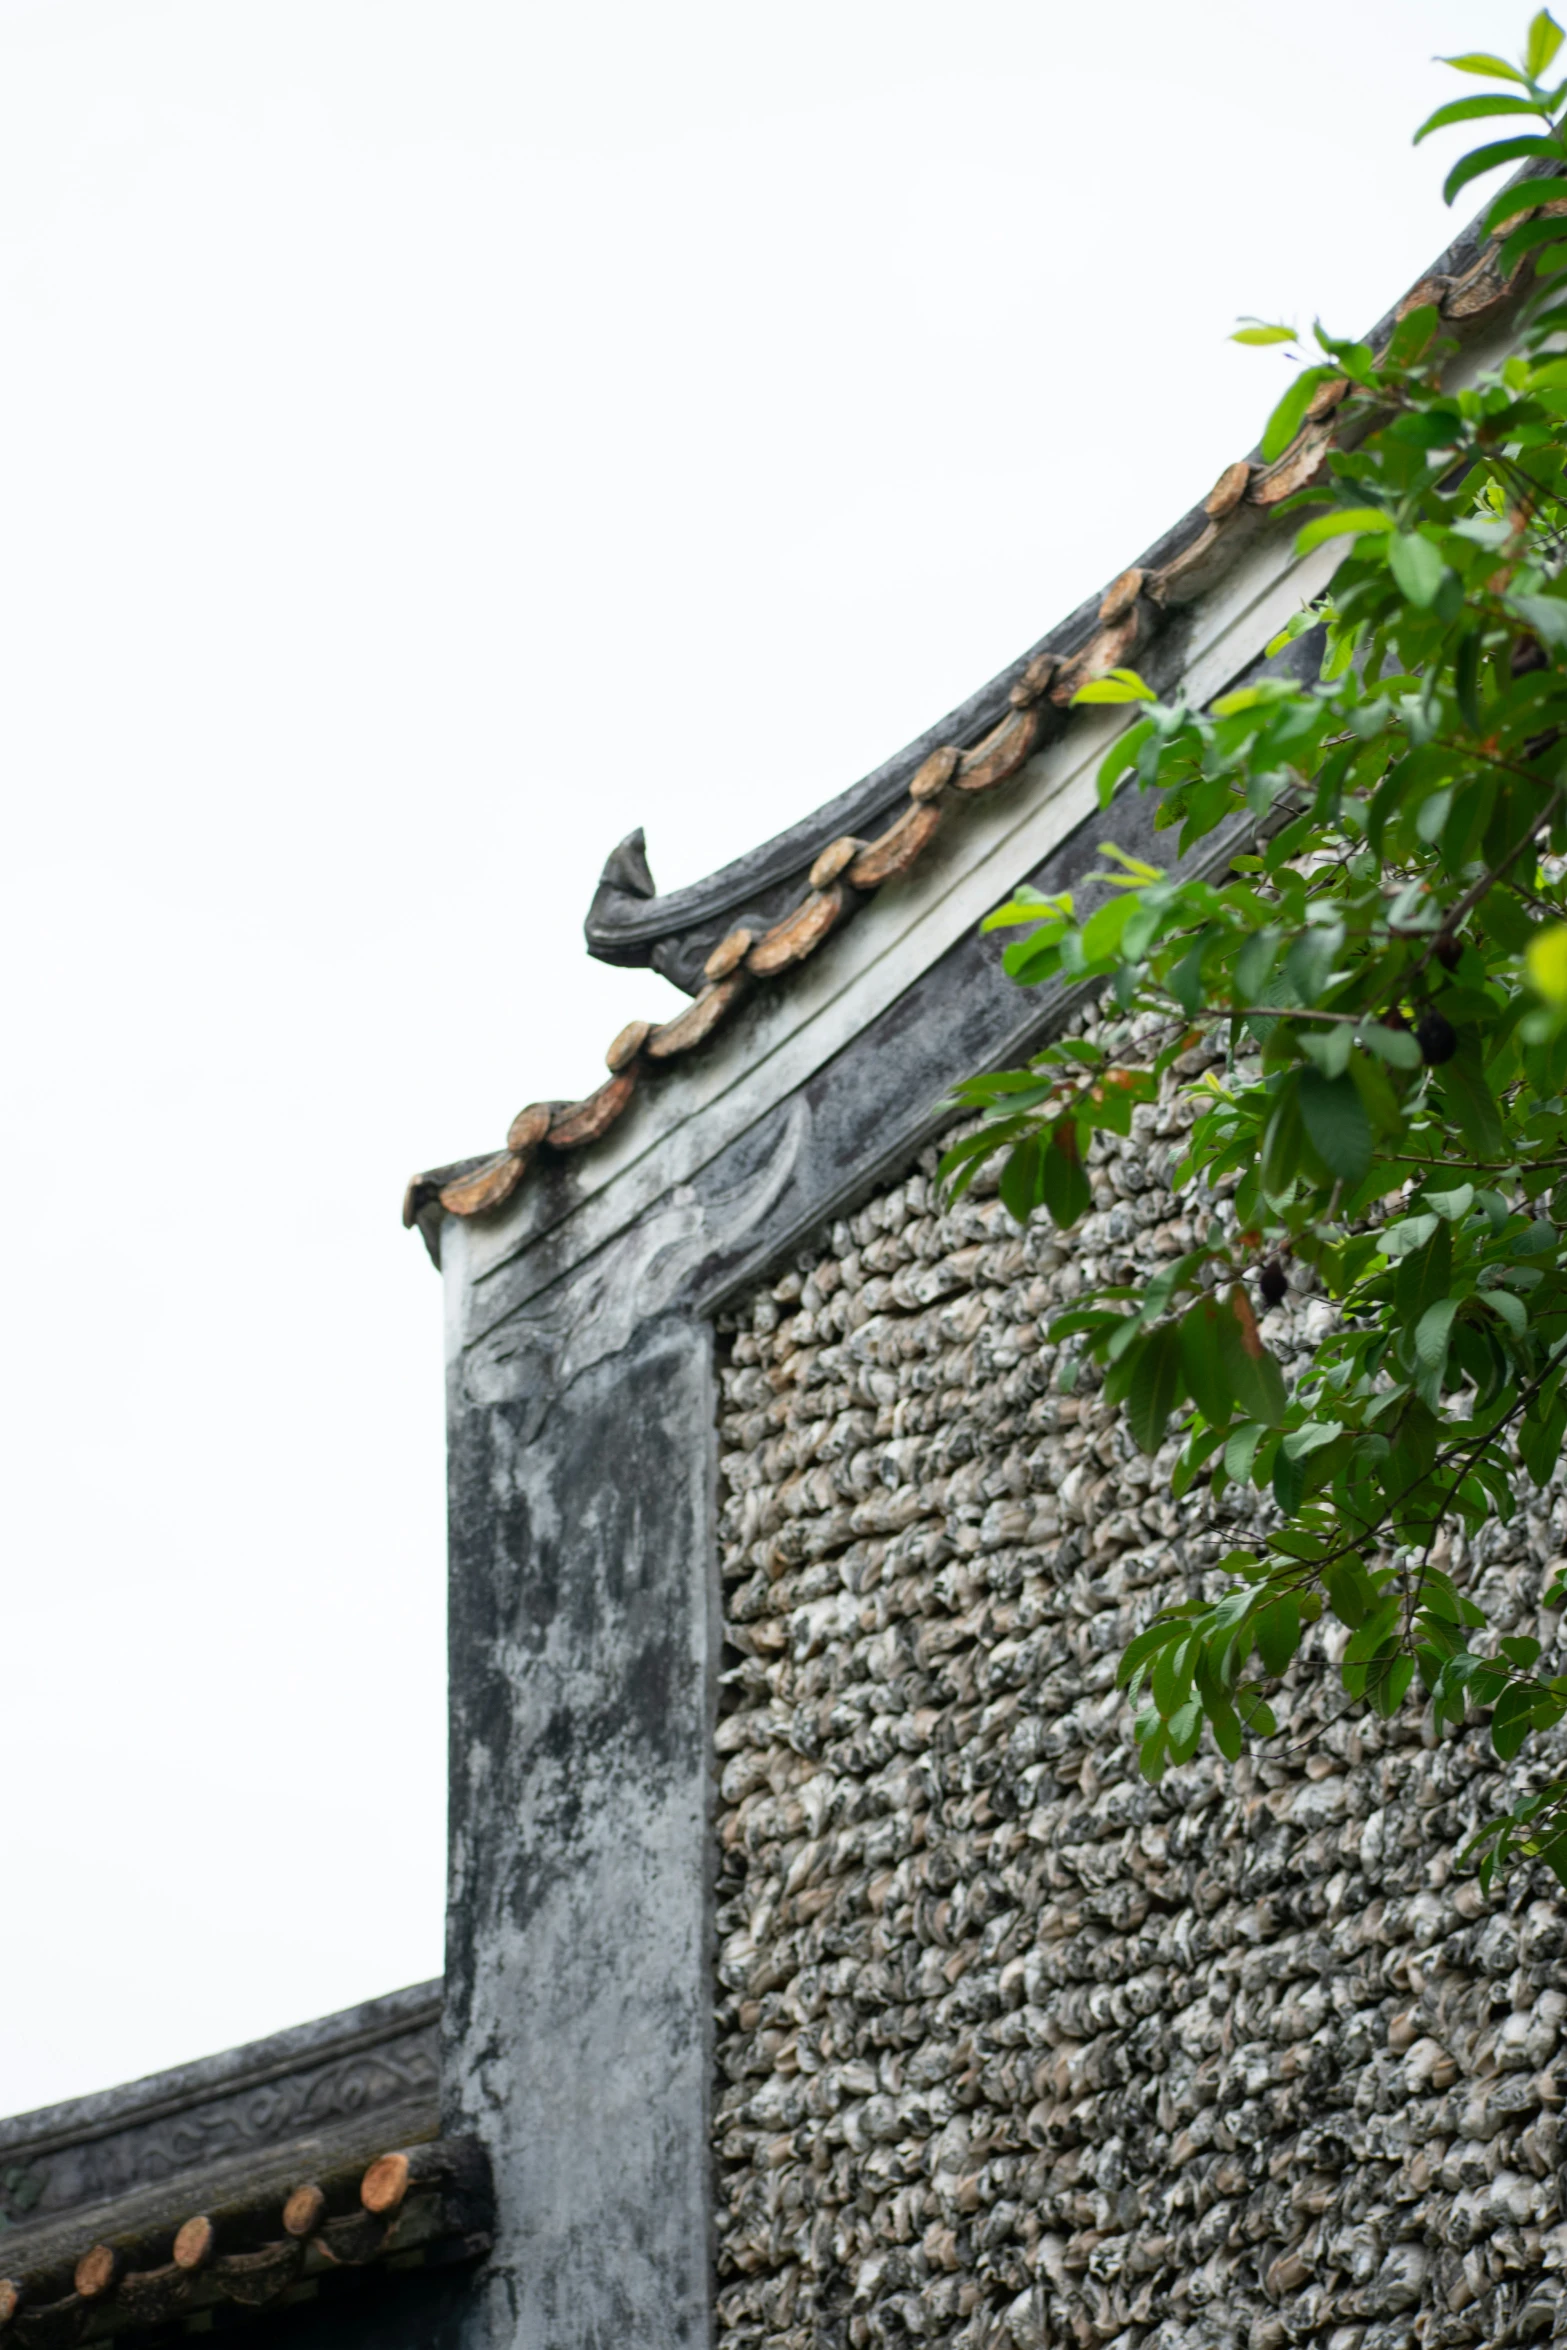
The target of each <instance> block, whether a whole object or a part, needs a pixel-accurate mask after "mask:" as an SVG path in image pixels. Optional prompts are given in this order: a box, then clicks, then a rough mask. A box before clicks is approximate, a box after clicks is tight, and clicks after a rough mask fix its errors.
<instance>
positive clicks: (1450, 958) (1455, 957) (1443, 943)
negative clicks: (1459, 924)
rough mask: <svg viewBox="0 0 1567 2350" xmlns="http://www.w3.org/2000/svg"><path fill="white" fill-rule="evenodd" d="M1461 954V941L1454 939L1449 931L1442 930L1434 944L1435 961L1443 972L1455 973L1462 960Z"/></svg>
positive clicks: (1462, 945) (1462, 947)
mask: <svg viewBox="0 0 1567 2350" xmlns="http://www.w3.org/2000/svg"><path fill="white" fill-rule="evenodd" d="M1463 953H1464V942H1463V940H1462V939H1461V938H1455V937H1454V936H1453V934H1452V932H1451V931H1450V930H1444V931H1443V933H1442V935H1441V937H1440V938H1439V939H1438V940H1437V942H1436V959H1437V961H1438V962H1439V963H1440V964H1441V966H1442V968H1443V970H1444V971H1456V970H1457V969H1458V966H1459V964H1460V962H1461V961H1462V960H1463Z"/></svg>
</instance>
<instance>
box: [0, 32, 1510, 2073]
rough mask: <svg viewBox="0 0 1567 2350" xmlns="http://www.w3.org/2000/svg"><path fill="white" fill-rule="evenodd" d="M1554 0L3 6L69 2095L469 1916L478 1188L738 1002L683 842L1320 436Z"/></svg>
mask: <svg viewBox="0 0 1567 2350" xmlns="http://www.w3.org/2000/svg"><path fill="white" fill-rule="evenodd" d="M1525 16H1526V11H1525V9H1524V8H1522V7H1519V6H1514V5H1511V4H1509V5H1507V6H1502V5H1499V4H1498V0H1318V4H1317V5H1316V6H1314V7H1313V8H1312V9H1311V10H1309V11H1308V12H1306V13H1305V14H1302V13H1301V12H1300V11H1298V10H1295V11H1290V10H1281V9H1277V8H1272V7H1266V6H1263V5H1262V4H1261V0H1243V4H1236V0H1201V4H1200V5H1198V6H1172V5H1170V0H1157V4H1154V0H1121V5H1120V6H1118V7H1116V8H1113V9H1111V8H1087V7H1082V6H1080V5H1077V4H1076V0H1073V4H1072V5H1067V4H1065V0H1026V4H1025V0H964V4H963V5H962V6H955V5H953V0H938V4H935V5H932V4H930V0H888V4H885V5H884V4H882V0H788V5H782V4H781V0H770V4H760V0H716V4H713V5H701V4H699V0H659V4H657V5H655V4H653V0H597V4H594V0H577V4H576V5H562V0H423V4H422V5H417V6H416V5H409V4H408V0H164V4H161V5H153V4H151V0H0V416H3V420H4V431H3V442H0V448H3V455H0V778H3V783H0V789H3V792H4V825H3V833H0V842H3V867H0V955H3V957H4V978H3V988H4V1005H5V1019H4V1064H5V1066H4V1082H3V1084H0V1123H3V1139H0V1170H3V1181H4V1185H5V1191H6V1200H5V1215H4V1220H3V1230H4V1234H5V1245H4V1254H3V1258H0V1282H3V1294H0V1326H3V1334H4V1357H3V1362H4V1369H3V1379H4V1388H3V1406H0V1441H3V1463H0V1513H3V1515H0V1561H3V1575H4V1584H3V1593H4V1606H3V1613H0V1640H3V1644H4V1671H3V1674H0V1688H3V1692H4V1694H3V1696H0V1885H3V1886H4V1888H5V1893H4V1904H3V1906H4V1917H5V1924H4V1929H3V1933H0V1952H3V1957H0V1969H3V1974H0V1985H3V1997H0V2112H9V2111H16V2110H19V2109H21V2108H24V2107H28V2106H31V2105H35V2104H39V2103H42V2102H44V2101H46V2100H51V2099H54V2098H57V2097H62V2096H67V2095H72V2094H74V2093H77V2092H79V2091H85V2090H88V2089H93V2088H98V2087H101V2086H104V2085H106V2084H108V2083H109V2082H111V2081H117V2080H121V2079H125V2078H128V2077H130V2076H132V2075H135V2074H137V2073H140V2072H144V2071H148V2070H151V2069H154V2068H157V2067H161V2066H164V2065H167V2064H171V2063H176V2062H178V2061H180V2060H182V2059H184V2058H187V2057H191V2056H196V2055H200V2054H203V2053H206V2052H207V2051H209V2050H212V2049H214V2048H219V2047H223V2046H226V2045H228V2044H230V2043H232V2042H235V2041H238V2040H241V2039H245V2038H249V2037H251V2036H254V2035H255V2034H257V2033H260V2032H264V2031H268V2030H272V2029H275V2028H277V2027H279V2026H282V2025H285V2024H289V2023H294V2022H298V2021H302V2020H304V2019H306V2018H308V2017H310V2016H313V2015H316V2014H320V2013H323V2012H325V2011H327V2010H329V2009H331V2008H334V2007H338V2006H342V2005H345V2004H347V2003H349V2002H351V2001H354V2000H358V1999H362V1998H366V1997H369V1996H371V1995H373V1994H375V1993H377V1992H381V1991H385V1990H389V1989H392V1988H394V1987H395V1986H397V1985H400V1984H403V1983H406V1982H409V1981H413V1980H417V1979H419V1978H420V1977H422V1976H425V1975H430V1974H434V1973H436V1972H437V1971H438V1970H439V1968H440V1964H441V1932H442V1880H443V1866H444V1799H445V1787H444V1759H445V1757H444V1740H445V1713H444V1707H445V1693H444V1649H443V1642H444V1628H443V1624H444V1591H443V1582H444V1530H443V1482H442V1481H443V1461H442V1423H441V1409H442V1378H441V1359H440V1358H441V1335H440V1295H439V1283H438V1281H437V1278H436V1276H435V1274H434V1273H433V1272H432V1271H431V1269H430V1267H429V1265H428V1263H427V1262H426V1260H425V1256H424V1252H423V1250H422V1248H421V1247H420V1246H419V1243H418V1241H417V1240H416V1239H414V1238H411V1237H410V1236H408V1235H407V1234H405V1233H404V1232H403V1231H402V1230H401V1229H400V1226H399V1223H398V1202H399V1197H400V1194H401V1190H402V1184H403V1180H404V1178H405V1176H406V1175H407V1174H408V1172H409V1170H410V1169H411V1168H414V1167H416V1166H419V1165H429V1164H432V1163H434V1162H436V1161H438V1160H441V1159H445V1158H450V1157H455V1156H458V1155H461V1154H463V1153H466V1152H469V1151H474V1150H483V1149H488V1148H491V1147H493V1146H495V1145H496V1144H497V1143H498V1142H499V1140H500V1138H501V1136H502V1135H503V1133H504V1130H505V1127H506V1124H507V1121H508V1119H509V1117H510V1116H511V1113H512V1112H513V1111H514V1110H515V1109H516V1108H517V1107H518V1106H519V1104H521V1103H522V1102H524V1101H526V1100H529V1099H532V1098H535V1097H537V1096H541V1095H542V1096H550V1095H572V1094H576V1093H578V1092H581V1091H583V1090H585V1089H587V1088H588V1087H590V1086H591V1085H592V1084H593V1083H594V1082H595V1071H596V1070H597V1069H598V1067H599V1064H600V1057H601V1054H602V1050H603V1047H604V1045H605V1043H606V1042H607V1040H608V1038H609V1037H610V1036H611V1035H612V1034H613V1032H614V1031H615V1029H616V1028H618V1027H619V1026H620V1024H621V1023H622V1022H623V1021H624V1020H626V1019H629V1018H632V1017H635V1016H637V1015H638V1014H640V1013H643V1012H645V1011H646V1012H653V1013H655V1014H656V1013H657V1012H658V1011H659V1010H660V1009H661V1008H662V1007H663V1006H664V1005H665V1004H666V1003H667V1002H668V1001H670V1000H672V993H671V991H669V990H667V989H666V988H665V987H664V985H663V983H662V982H660V981H658V980H656V979H654V978H652V977H651V976H650V975H647V974H639V973H634V972H614V971H607V970H605V969H603V968H602V967H600V966H598V965H596V964H593V963H590V962H589V961H588V960H587V958H586V955H585V952H584V949H583V946H582V938H581V921H582V916H583V914H584V912H585V910H586V907H587V903H588V899H589V897H590V895H591V893H592V889H593V884H594V880H595V878H596V875H597V872H598V869H599V866H600V864H601V863H602V861H603V858H604V856H605V854H606V852H607V851H608V850H609V849H610V848H611V847H612V845H613V844H614V843H615V842H616V841H617V840H618V839H619V838H620V837H621V835H622V834H624V833H625V832H627V831H629V830H630V828H631V827H632V826H633V825H634V824H636V823H639V822H640V823H644V824H645V825H646V827H647V832H648V842H649V850H650V855H651V859H652V864H653V870H654V872H655V874H656V875H657V877H658V880H659V882H660V884H661V886H664V887H669V886H671V885H673V884H675V883H678V882H682V881H688V880H692V879H695V878H696V877H697V876H699V875H700V874H701V873H703V872H706V871H708V870H710V869H711V868H712V867H713V866H714V865H715V864H717V863H720V862H721V861H723V860H724V859H725V858H726V857H728V856H730V855H733V854H735V853H737V852H738V851H740V850H742V849H745V848H747V847H750V846H752V845H753V844H755V843H756V842H758V841H760V840H762V839H764V838H765V837H767V836H768V835H769V834H770V833H772V832H773V831H775V830H777V829H778V827H779V826H780V825H782V824H784V823H786V822H788V821H789V820H791V819H793V818H794V817H796V816H798V815H800V814H802V813H803V812H805V811H806V810H807V809H809V808H811V807H812V806H814V805H815V804H816V803H817V802H819V801H820V800H822V799H824V798H826V797H827V796H828V795H829V794H830V793H832V792H834V791H836V790H838V789H840V788H841V787H842V786H843V785H844V784H846V783H848V782H850V781H852V780H853V778H854V777H855V776H856V775H858V774H860V773H861V772H863V771H864V770H865V769H866V768H868V767H870V766H872V765H874V764H876V763H877V762H878V761H879V760H881V759H882V758H884V757H885V756H887V755H888V754H889V753H890V752H892V751H893V750H895V749H896V748H897V747H898V746H899V744H900V743H902V742H903V741H905V740H906V739H907V738H908V737H910V736H911V735H912V734H914V733H915V732H917V731H918V730H919V729H920V728H922V727H923V726H924V725H925V724H926V723H927V722H928V721H930V720H931V719H933V718H935V717H936V716H938V715H939V714H940V713H941V712H942V711H943V710H945V709H946V708H947V707H949V706H950V705H951V704H952V703H953V702H954V701H956V700H958V699H959V698H960V697H961V696H962V695H964V694H965V693H967V692H968V691H969V690H970V689H972V688H973V687H974V686H975V685H977V684H979V683H980V682H981V681H982V680H983V679H984V678H986V677H987V676H989V675H990V674H991V673H992V672H993V671H994V670H995V669H997V668H998V667H999V666H1000V665H1001V663H1002V662H1003V661H1005V660H1006V659H1008V658H1009V657H1010V656H1011V655H1012V654H1013V653H1015V652H1017V651H1018V650H1020V649H1021V648H1022V647H1023V646H1024V645H1026V644H1027V643H1029V642H1030V641H1031V640H1032V639H1033V638H1035V637H1037V636H1038V635H1039V634H1040V633H1041V632H1042V631H1043V630H1044V629H1045V628H1046V627H1047V626H1048V625H1049V624H1050V623H1051V622H1053V621H1054V620H1056V619H1058V618H1060V617H1061V616H1062V615H1063V614H1064V613H1065V612H1066V611H1068V610H1069V609H1070V608H1071V607H1072V606H1073V605H1074V604H1075V603H1076V602H1077V601H1078V600H1079V599H1080V598H1081V597H1082V596H1084V595H1085V594H1086V593H1088V592H1090V591H1091V590H1094V589H1096V588H1098V587H1100V586H1101V585H1103V583H1104V582H1105V581H1106V580H1107V579H1108V578H1109V577H1110V576H1111V575H1112V574H1113V573H1115V572H1116V571H1117V570H1119V569H1120V568H1121V567H1122V566H1123V565H1124V564H1125V563H1127V562H1129V561H1130V560H1131V559H1132V558H1133V557H1134V556H1135V555H1136V554H1137V553H1138V552H1139V551H1140V549H1141V548H1142V547H1143V546H1144V545H1145V544H1146V543H1147V542H1148V541H1149V540H1150V539H1151V538H1152V537H1154V536H1155V535H1156V533H1157V532H1158V531H1159V530H1160V529H1162V528H1163V527H1164V526H1165V525H1166V524H1167V523H1168V522H1169V521H1171V520H1173V519H1174V518H1175V516H1176V515H1178V514H1179V513H1181V512H1182V511H1184V509H1185V508H1186V507H1187V506H1188V505H1190V504H1191V503H1192V501H1193V500H1194V499H1196V498H1198V497H1200V496H1201V495H1202V494H1203V492H1204V491H1205V490H1206V489H1207V488H1208V486H1209V484H1210V483H1211V481H1212V480H1213V478H1214V476H1215V475H1216V474H1217V473H1218V472H1219V470H1220V469H1221V467H1222V466H1223V465H1224V464H1226V463H1227V462H1228V461H1229V460H1230V459H1231V458H1233V457H1235V456H1237V455H1239V454H1241V453H1242V452H1243V451H1244V450H1245V449H1246V448H1247V447H1248V446H1249V445H1250V444H1251V442H1252V441H1253V439H1254V438H1255V435H1256V432H1257V430H1258V428H1259V426H1260V423H1261V420H1262V417H1263V415H1264V413H1265V411H1266V408H1267V406H1268V405H1269V402H1270V400H1271V398H1272V397H1273V396H1274V395H1275V391H1276V387H1277V384H1278V381H1279V379H1280V370H1281V362H1280V361H1279V360H1278V359H1277V358H1276V357H1275V356H1274V355H1272V354H1268V355H1259V354H1256V353H1247V352H1243V351H1240V350H1237V349H1235V348H1234V347H1232V346H1230V345H1229V344H1227V342H1226V340H1225V337H1226V335H1227V333H1228V331H1229V329H1230V328H1231V326H1232V325H1233V323H1234V321H1235V317H1236V314H1237V313H1241V312H1256V313H1261V314H1264V315H1268V316H1276V315H1282V316H1284V317H1288V318H1292V319H1296V320H1298V321H1300V322H1301V323H1302V324H1309V322H1310V320H1311V318H1312V316H1313V315H1314V314H1316V313H1317V312H1319V311H1320V312H1321V313H1322V314H1323V315H1324V316H1325V317H1326V318H1327V320H1328V321H1329V322H1330V323H1331V324H1333V325H1334V326H1336V327H1337V328H1339V329H1340V330H1349V329H1355V330H1358V329H1361V328H1363V327H1365V326H1367V325H1369V324H1370V323H1371V322H1372V320H1373V319H1374V318H1375V317H1376V316H1378V315H1379V314H1380V312H1381V311H1382V310H1383V309H1384V307H1385V306H1386V305H1387V304H1388V302H1389V301H1390V300H1392V299H1393V298H1395V297H1396V296H1397V295H1398V294H1399V293H1400V292H1401V291H1402V290H1403V289H1404V287H1405V286H1406V285H1407V284H1408V283H1409V282H1411V281H1412V279H1413V278H1414V277H1415V276H1416V275H1417V274H1418V272H1419V271H1420V269H1421V268H1422V267H1423V266H1424V264H1425V263H1426V262H1427V261H1428V260H1430V259H1431V258H1432V257H1433V256H1434V255H1435V253H1436V252H1437V251H1438V250H1439V249H1440V248H1441V246H1442V245H1443V244H1444V243H1445V242H1446V241H1447V238H1448V236H1449V235H1450V234H1451V232H1452V229H1453V227H1454V226H1455V225H1457V219H1458V218H1461V217H1462V215H1461V213H1460V215H1458V216H1454V215H1450V214H1448V213H1446V212H1445V211H1444V209H1443V207H1442V204H1441V200H1440V194H1439V189H1440V182H1441V176H1442V170H1443V161H1444V154H1445V155H1446V156H1450V155H1451V154H1452V152H1453V151H1454V140H1453V138H1452V136H1451V135H1450V136H1449V138H1448V140H1447V141H1446V142H1445V144H1444V142H1442V141H1433V142H1431V143H1430V144H1429V145H1428V146H1427V147H1424V148H1421V149H1420V150H1418V151H1415V152H1412V151H1411V148H1410V145H1409V134H1410V132H1411V130H1412V129H1413V127H1414V124H1415V122H1416V121H1417V120H1418V119H1419V117H1420V116H1421V114H1422V113H1423V112H1424V111H1426V110H1427V109H1428V108H1429V107H1430V106H1431V105H1432V104H1434V103H1436V102H1438V101H1439V100H1440V98H1441V97H1443V96H1445V95H1452V94H1457V93H1458V90H1459V89H1460V87H1461V86H1462V85H1459V84H1457V83H1456V82H1455V81H1454V79H1453V77H1452V76H1451V75H1445V74H1443V73H1442V72H1440V71H1439V70H1438V69H1437V68H1435V67H1433V65H1432V64H1431V62H1430V58H1431V53H1432V52H1433V51H1438V50H1444V49H1453V48H1456V47H1468V46H1475V45H1480V44H1484V45H1488V46H1493V47H1494V46H1502V47H1504V48H1505V49H1507V50H1514V49H1516V48H1517V46H1518V45H1519V43H1520V42H1521V39H1522V34H1523V27H1524V23H1525ZM1468 86H1469V87H1470V88H1471V89H1472V88H1473V86H1474V85H1472V84H1471V85H1468ZM1439 150H1441V152H1439Z"/></svg>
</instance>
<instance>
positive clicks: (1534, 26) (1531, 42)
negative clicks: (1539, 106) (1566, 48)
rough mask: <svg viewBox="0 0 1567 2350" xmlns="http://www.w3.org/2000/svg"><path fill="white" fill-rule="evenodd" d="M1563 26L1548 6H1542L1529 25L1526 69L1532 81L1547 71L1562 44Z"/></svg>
mask: <svg viewBox="0 0 1567 2350" xmlns="http://www.w3.org/2000/svg"><path fill="white" fill-rule="evenodd" d="M1562 37H1563V36H1562V28H1561V26H1560V25H1559V24H1558V23H1557V21H1556V19H1555V17H1554V16H1552V14H1551V12H1550V10H1549V9H1548V8H1542V9H1541V10H1540V11H1539V13H1538V14H1537V15H1536V16H1535V17H1534V19H1533V21H1532V22H1531V24H1530V26H1529V38H1528V41H1527V43H1526V44H1525V47H1524V53H1523V62H1524V70H1525V72H1526V73H1527V74H1528V76H1529V78H1530V80H1531V81H1535V82H1537V81H1538V80H1539V78H1540V76H1541V74H1542V73H1544V72H1546V71H1547V69H1548V68H1549V66H1550V63H1551V60H1552V59H1553V58H1554V57H1555V55H1556V52H1557V50H1558V49H1559V48H1560V47H1561V45H1562Z"/></svg>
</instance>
